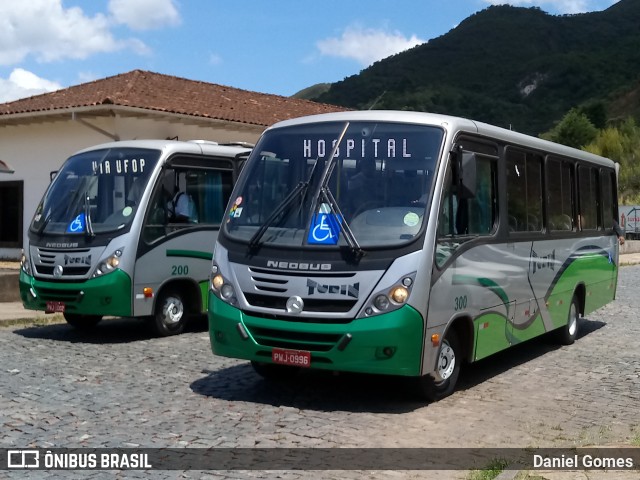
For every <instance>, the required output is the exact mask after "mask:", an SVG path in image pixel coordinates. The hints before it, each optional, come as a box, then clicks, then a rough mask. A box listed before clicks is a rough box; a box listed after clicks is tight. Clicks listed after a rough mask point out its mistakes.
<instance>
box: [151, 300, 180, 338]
mask: <svg viewBox="0 0 640 480" xmlns="http://www.w3.org/2000/svg"><path fill="white" fill-rule="evenodd" d="M186 322H187V312H186V310H185V301H184V299H183V296H182V295H181V294H180V292H179V291H178V290H175V289H166V290H163V291H162V292H161V294H160V297H159V298H158V300H157V301H156V308H155V314H154V315H153V317H152V326H153V329H154V330H155V332H156V334H158V335H159V336H161V337H169V336H171V335H179V334H181V333H182V332H183V331H184V327H185V325H186Z"/></svg>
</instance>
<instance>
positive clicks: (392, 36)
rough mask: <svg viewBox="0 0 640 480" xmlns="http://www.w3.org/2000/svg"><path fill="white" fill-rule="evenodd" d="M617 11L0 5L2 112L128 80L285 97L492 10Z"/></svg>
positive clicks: (296, 1) (349, 0) (458, 3)
mask: <svg viewBox="0 0 640 480" xmlns="http://www.w3.org/2000/svg"><path fill="white" fill-rule="evenodd" d="M616 1H617V0H513V1H508V2H505V1H499V0H357V1H356V0H272V1H268V0H224V1H223V0H10V1H7V0H1V1H0V103H3V102H8V101H11V100H15V99H18V98H23V97H27V96H31V95H35V94H39V93H43V92H48V91H52V90H56V89H59V88H65V87H69V86H72V85H77V84H79V83H83V82H87V81H91V80H96V79H100V78H105V77H108V76H111V75H117V74H119V73H125V72H128V71H131V70H134V69H141V70H150V71H153V72H157V73H163V74H167V75H175V76H178V77H184V78H189V79H192V80H201V81H205V82H210V83H217V84H221V85H228V86H232V87H236V88H243V89H246V90H253V91H257V92H263V93H273V94H276V95H285V96H289V95H292V94H294V93H296V92H297V91H299V90H301V89H303V88H306V87H308V86H311V85H313V84H316V83H320V82H336V81H339V80H342V79H343V78H345V77H348V76H350V75H354V74H357V73H358V72H360V71H361V70H362V69H364V68H366V67H367V66H369V65H371V64H372V63H373V62H375V61H377V60H380V59H382V58H385V57H387V56H389V55H392V54H394V53H397V52H400V51H403V50H405V49H407V48H411V47H413V46H415V45H417V44H419V43H423V42H426V41H428V40H430V39H432V38H435V37H438V36H440V35H443V34H445V33H447V32H448V31H449V30H451V29H453V28H455V27H456V25H457V24H458V23H460V22H461V21H462V20H464V19H465V18H467V17H468V16H470V15H471V14H473V13H475V12H478V11H480V10H483V9H485V8H487V7H488V6H489V5H491V4H506V3H508V4H511V5H516V6H523V7H532V6H535V7H540V8H541V9H542V10H544V11H546V12H548V13H550V14H553V15H559V14H572V13H582V12H591V11H599V10H603V9H606V8H608V7H609V6H611V5H612V4H613V3H616Z"/></svg>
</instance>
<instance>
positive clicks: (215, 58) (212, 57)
mask: <svg viewBox="0 0 640 480" xmlns="http://www.w3.org/2000/svg"><path fill="white" fill-rule="evenodd" d="M222 62H223V59H222V56H220V55H218V54H217V53H210V54H209V64H210V65H222Z"/></svg>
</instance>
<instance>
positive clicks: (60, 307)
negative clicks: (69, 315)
mask: <svg viewBox="0 0 640 480" xmlns="http://www.w3.org/2000/svg"><path fill="white" fill-rule="evenodd" d="M64 308H65V305H64V303H62V302H47V306H46V309H45V313H64Z"/></svg>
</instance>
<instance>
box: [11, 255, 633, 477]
mask: <svg viewBox="0 0 640 480" xmlns="http://www.w3.org/2000/svg"><path fill="white" fill-rule="evenodd" d="M638 285H640V266H629V267H623V268H622V269H621V273H620V282H619V286H618V299H617V300H616V301H615V302H613V303H611V304H610V305H608V306H606V307H605V308H603V309H601V310H599V311H597V312H595V313H593V314H591V315H589V316H588V318H585V319H584V320H583V321H582V322H581V330H582V333H581V336H580V338H579V339H578V340H577V341H576V343H575V344H574V345H571V346H567V347H559V346H557V345H555V344H553V343H551V342H550V341H549V340H548V339H545V338H542V339H538V340H534V341H531V342H528V343H525V344H522V345H519V346H517V347H515V348H513V349H511V350H509V351H506V352H502V353H500V354H498V355H495V356H493V357H490V358H488V359H486V360H483V361H481V362H479V363H477V364H473V365H470V366H468V367H467V368H466V369H465V370H464V371H463V373H462V376H461V380H460V385H459V388H458V390H457V391H456V392H455V393H454V394H453V395H452V396H451V397H449V398H447V399H445V400H443V401H441V402H439V403H435V404H430V405H428V404H425V403H423V402H419V401H416V400H414V399H412V398H411V396H410V393H409V391H408V389H406V388H405V385H404V384H403V383H402V382H401V381H399V380H397V379H393V378H387V377H374V376H366V375H331V374H325V373H317V372H316V373H314V372H305V374H303V375H301V376H299V377H298V378H296V379H295V380H293V381H288V382H282V383H268V382H266V381H264V380H263V379H261V377H259V376H258V375H256V374H255V373H254V372H253V370H252V368H251V367H250V365H249V364H248V363H247V362H244V361H237V360H233V359H225V358H221V357H215V356H213V354H212V353H211V350H210V346H209V339H208V334H207V332H206V324H205V322H204V320H203V321H202V322H200V323H196V324H195V325H194V326H193V328H192V329H191V330H190V331H189V332H187V333H185V334H183V335H180V336H178V337H170V338H153V337H151V336H150V334H149V331H148V329H147V328H146V326H145V325H144V324H143V323H141V322H139V321H136V320H132V319H116V320H108V321H104V322H103V323H101V324H100V325H99V326H98V328H97V329H96V330H95V331H93V332H90V333H83V332H78V331H76V330H74V329H72V328H71V327H70V326H68V325H66V324H63V323H62V324H50V325H42V326H34V325H19V326H11V327H3V328H0V425H1V429H0V439H1V442H0V446H1V447H3V448H35V447H37V448H45V449H48V448H68V447H124V448H129V447H134V448H143V447H153V448H155V447H159V448H184V447H194V448H205V447H218V448H222V447H233V448H236V447H252V448H253V447H265V448H270V447H292V448H298V447H327V448H335V447H364V448H369V447H383V448H388V447H402V448H403V447H574V446H592V445H598V446H625V445H631V444H633V443H634V442H638V441H640V413H639V412H640V360H639V359H640V322H639V321H638V318H639V317H638V311H639V309H640V291H639V289H638ZM636 444H637V443H636ZM30 473H31V476H30V478H59V477H60V476H61V475H60V474H61V473H64V477H65V478H114V475H113V472H111V473H107V472H104V471H102V472H101V471H93V472H86V471H85V472H79V471H66V472H55V471H54V472H45V471H38V472H30ZM125 473H126V474H125ZM125 473H121V474H116V477H115V478H132V477H133V478H143V477H146V475H148V473H149V472H146V473H145V472H142V471H139V472H134V471H128V472H125ZM433 473H434V472H415V471H413V472H411V471H410V472H406V471H397V472H378V471H346V472H345V471H321V472H305V471H286V472H260V471H231V472H229V471H209V472H204V471H180V472H176V471H154V472H152V474H153V477H154V478H274V477H275V476H278V478H284V479H289V478H290V479H298V478H436V477H435V476H434V475H433ZM3 474H4V475H8V476H9V477H11V478H22V477H23V472H15V473H14V472H11V473H10V472H7V471H4V472H0V476H3ZM466 474H467V472H464V471H447V472H440V474H439V475H438V476H437V478H465V476H466ZM635 474H636V475H637V472H636V473H635ZM614 475H615V474H614ZM547 478H551V477H547ZM553 478H558V477H553ZM572 478H573V477H572ZM607 478H616V477H615V476H608V477H607ZM618 478H632V477H626V476H624V477H618Z"/></svg>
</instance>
